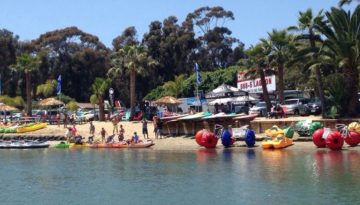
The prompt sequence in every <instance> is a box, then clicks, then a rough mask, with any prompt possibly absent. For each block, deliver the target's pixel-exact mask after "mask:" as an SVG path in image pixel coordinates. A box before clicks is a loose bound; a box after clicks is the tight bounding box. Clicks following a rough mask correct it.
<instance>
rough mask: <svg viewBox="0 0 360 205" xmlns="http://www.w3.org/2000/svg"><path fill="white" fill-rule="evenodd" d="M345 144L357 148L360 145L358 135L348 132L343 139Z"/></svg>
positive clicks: (359, 136) (359, 135)
mask: <svg viewBox="0 0 360 205" xmlns="http://www.w3.org/2000/svg"><path fill="white" fill-rule="evenodd" d="M345 142H346V144H348V145H349V146H351V147H354V146H357V145H358V144H359V143H360V134H359V133H357V132H352V131H350V132H349V135H348V136H346V137H345Z"/></svg>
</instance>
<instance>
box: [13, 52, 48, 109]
mask: <svg viewBox="0 0 360 205" xmlns="http://www.w3.org/2000/svg"><path fill="white" fill-rule="evenodd" d="M40 63H41V60H40V58H39V56H37V55H36V54H30V53H23V54H21V55H20V56H18V57H17V59H16V64H14V65H12V66H11V67H12V68H13V69H15V70H17V71H19V72H24V73H25V81H26V111H27V114H28V116H31V114H32V113H31V103H32V97H31V89H32V86H31V73H32V72H34V71H36V70H38V68H39V66H40Z"/></svg>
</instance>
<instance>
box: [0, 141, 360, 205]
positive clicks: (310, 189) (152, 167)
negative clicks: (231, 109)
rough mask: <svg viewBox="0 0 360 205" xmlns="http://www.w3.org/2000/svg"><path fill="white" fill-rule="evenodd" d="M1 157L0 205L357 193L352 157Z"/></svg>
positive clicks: (243, 153) (224, 152)
mask: <svg viewBox="0 0 360 205" xmlns="http://www.w3.org/2000/svg"><path fill="white" fill-rule="evenodd" d="M0 151H1V152H0V161H1V165H2V168H1V169H0V177H1V182H2V183H1V184H0V198H1V199H2V204H49V203H47V202H49V201H51V202H53V203H50V204H118V203H117V202H118V201H119V199H121V202H122V203H123V204H140V205H141V204H146V205H148V204H189V203H193V204H264V202H266V204H269V205H271V204H354V202H355V201H356V200H358V190H359V188H360V165H359V162H360V153H359V151H348V150H343V151H340V152H334V151H329V150H325V149H324V150H315V149H314V150H307V151H303V150H290V149H288V150H287V149H284V150H261V149H248V148H241V149H238V148H229V149H198V150H196V151H155V150H151V149H149V150H125V149H124V150H105V149H104V150H91V149H87V150H86V149H84V150H51V149H48V150H0ZM185 196H186V197H185Z"/></svg>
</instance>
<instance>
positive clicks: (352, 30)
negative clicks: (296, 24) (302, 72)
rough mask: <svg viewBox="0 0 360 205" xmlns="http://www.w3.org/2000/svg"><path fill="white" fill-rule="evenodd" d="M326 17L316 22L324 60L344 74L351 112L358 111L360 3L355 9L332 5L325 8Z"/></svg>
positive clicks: (352, 113)
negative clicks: (322, 41)
mask: <svg viewBox="0 0 360 205" xmlns="http://www.w3.org/2000/svg"><path fill="white" fill-rule="evenodd" d="M325 16H326V20H323V21H318V22H316V25H315V29H316V30H318V31H319V32H320V33H321V34H322V35H323V36H324V37H325V39H324V43H323V47H322V48H321V51H320V53H321V55H322V61H320V62H318V63H324V62H330V63H334V64H335V66H336V67H338V68H339V69H340V70H341V72H342V73H343V75H344V78H345V84H344V92H346V95H345V96H346V102H347V104H346V105H343V106H342V108H343V110H344V113H345V114H346V115H347V116H355V115H357V114H358V106H359V98H358V95H357V93H358V89H359V70H358V69H359V65H360V55H359V53H360V41H359V39H360V6H357V7H356V8H355V10H354V11H353V12H350V11H345V10H344V9H342V8H335V7H332V8H331V11H327V12H325Z"/></svg>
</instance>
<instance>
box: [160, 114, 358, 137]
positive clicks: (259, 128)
mask: <svg viewBox="0 0 360 205" xmlns="http://www.w3.org/2000/svg"><path fill="white" fill-rule="evenodd" d="M306 119H311V120H313V121H319V122H321V123H322V124H323V125H324V126H325V127H330V128H332V129H333V128H335V125H336V124H349V123H351V122H354V121H359V120H360V119H359V118H354V119H322V118H321V117H319V116H305V117H295V116H294V117H292V116H291V117H287V118H280V119H268V118H261V117H258V118H255V119H254V120H249V119H233V118H214V119H198V120H180V121H169V122H166V123H165V124H164V128H163V130H162V134H164V135H167V136H179V135H187V136H194V135H195V133H196V132H197V131H199V130H201V129H204V128H205V129H208V130H211V131H213V130H214V126H215V125H216V124H219V125H222V126H224V127H227V126H229V125H231V126H232V127H233V128H237V127H241V126H244V125H250V127H251V128H252V129H253V130H254V131H255V132H256V133H258V134H259V133H264V131H265V130H266V129H269V128H271V127H272V126H273V125H277V126H279V127H283V126H291V127H294V126H295V123H296V122H298V121H300V120H306Z"/></svg>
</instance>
